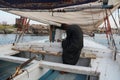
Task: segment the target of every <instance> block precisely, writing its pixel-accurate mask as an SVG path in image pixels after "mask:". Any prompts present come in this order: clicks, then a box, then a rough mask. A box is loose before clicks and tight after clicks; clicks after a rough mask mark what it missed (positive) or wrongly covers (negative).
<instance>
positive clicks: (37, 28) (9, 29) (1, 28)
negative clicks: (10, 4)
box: [0, 24, 49, 35]
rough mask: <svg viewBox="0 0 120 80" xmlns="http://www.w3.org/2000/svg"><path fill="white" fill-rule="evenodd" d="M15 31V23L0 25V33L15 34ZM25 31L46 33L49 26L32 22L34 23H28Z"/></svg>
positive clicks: (35, 33) (38, 33)
mask: <svg viewBox="0 0 120 80" xmlns="http://www.w3.org/2000/svg"><path fill="white" fill-rule="evenodd" d="M21 30H22V28H21ZM19 32H20V31H18V33H19ZM16 33H17V28H16V26H15V25H0V34H16ZM25 33H26V34H32V35H48V34H49V28H48V27H45V26H42V25H37V24H34V25H30V26H29V28H28V30H27V31H26V32H25Z"/></svg>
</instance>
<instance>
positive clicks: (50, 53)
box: [12, 48, 96, 59]
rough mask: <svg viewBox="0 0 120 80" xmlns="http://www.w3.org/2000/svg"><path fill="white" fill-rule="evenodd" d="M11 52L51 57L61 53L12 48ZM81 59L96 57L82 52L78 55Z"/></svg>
mask: <svg viewBox="0 0 120 80" xmlns="http://www.w3.org/2000/svg"><path fill="white" fill-rule="evenodd" d="M12 50H15V51H24V52H31V53H34V54H44V55H45V54H47V55H53V56H62V53H61V52H51V51H44V50H35V49H32V48H31V49H24V48H22V49H20V48H12ZM80 57H81V58H91V59H96V55H95V54H92V53H90V52H87V53H84V52H82V53H81V55H80Z"/></svg>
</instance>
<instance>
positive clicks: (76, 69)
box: [0, 0, 120, 80]
mask: <svg viewBox="0 0 120 80" xmlns="http://www.w3.org/2000/svg"><path fill="white" fill-rule="evenodd" d="M34 1H35V2H32V0H31V2H29V0H21V1H16V0H14V1H10V0H1V1H0V7H1V8H0V9H1V10H3V11H6V12H9V13H13V14H16V15H20V16H24V17H28V18H30V19H33V20H37V21H39V22H43V23H46V24H49V25H55V26H59V27H60V26H61V24H77V25H80V26H81V28H82V29H83V30H84V33H90V32H91V31H93V30H95V29H96V28H97V27H98V26H99V25H100V24H101V23H102V22H103V21H104V18H105V17H106V16H109V15H112V14H111V13H112V12H113V11H115V10H116V9H117V8H118V7H119V6H120V1H119V0H114V1H112V0H109V2H108V3H105V2H104V1H107V0H103V2H101V0H99V1H98V0H90V1H89V0H82V1H81V0H68V1H67V0H65V2H64V0H63V2H61V0H59V1H57V0H51V1H53V2H51V1H50V0H48V1H50V2H48V3H46V2H44V1H43V2H42V0H39V1H40V2H39V1H38V0H34ZM45 1H47V0H45ZM16 2H17V3H16ZM82 2H83V3H85V4H83V3H82ZM23 3H24V4H26V5H23ZM35 3H37V4H36V5H37V6H36V7H33V6H34V5H35ZM52 3H53V4H52ZM58 3H62V5H59V6H56V4H58ZM77 3H78V4H81V5H78V4H77ZM33 4H34V5H33ZM42 4H45V5H43V6H41V5H42ZM49 4H50V5H49ZM66 4H67V5H66ZM22 5H23V6H22ZM48 5H49V6H48ZM73 5H75V6H73ZM40 6H41V7H40ZM68 6H70V7H68ZM39 7H40V9H39ZM106 13H107V15H106ZM105 15H106V16H105ZM58 36H59V34H58ZM59 37H60V36H59ZM2 50H3V52H4V53H2V54H1V55H0V60H4V61H10V62H15V63H23V64H21V65H22V67H21V65H20V66H18V68H17V70H16V72H15V73H13V75H12V76H10V77H9V78H8V79H9V80H12V79H13V80H68V79H69V80H119V79H120V76H119V74H120V53H119V52H117V53H116V50H115V48H113V50H111V49H109V48H107V47H105V46H103V45H100V44H98V43H95V42H92V41H89V40H85V39H84V48H83V50H82V52H81V55H80V58H79V61H78V63H77V64H76V65H67V64H63V63H62V59H61V55H62V47H61V42H54V43H52V42H45V43H40V42H39V41H38V42H37V41H36V42H30V43H29V42H28V43H17V44H16V45H15V46H12V45H9V46H8V49H7V48H6V49H4V47H3V48H2V46H1V51H2ZM19 52H26V53H21V54H20V53H19ZM14 54H17V55H14ZM13 55H14V56H13ZM34 55H38V57H37V58H36V60H33V59H34V58H32V57H33V56H34ZM40 57H41V58H40ZM28 58H30V60H28ZM31 58H32V59H31ZM26 61H27V62H26ZM24 64H26V67H24V68H23V65H24ZM113 70H114V72H113ZM60 71H65V72H68V73H66V74H61V73H60ZM6 79H7V78H6Z"/></svg>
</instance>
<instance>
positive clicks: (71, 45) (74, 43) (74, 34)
mask: <svg viewBox="0 0 120 80" xmlns="http://www.w3.org/2000/svg"><path fill="white" fill-rule="evenodd" d="M62 27H64V25H63V26H62ZM64 30H66V34H67V36H66V38H65V39H64V40H63V41H62V48H63V54H62V60H63V64H70V65H75V64H76V63H77V62H78V60H79V57H80V53H81V49H82V48H83V32H82V30H81V28H80V27H79V26H78V25H67V27H66V26H65V27H64Z"/></svg>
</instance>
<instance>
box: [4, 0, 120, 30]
mask: <svg viewBox="0 0 120 80" xmlns="http://www.w3.org/2000/svg"><path fill="white" fill-rule="evenodd" d="M108 5H113V8H112V9H110V10H111V12H113V11H115V10H116V9H117V8H118V7H119V6H120V0H114V1H113V0H109V4H108ZM86 6H87V7H88V9H84V7H86ZM93 6H102V3H100V2H92V3H88V4H83V5H79V6H72V7H67V8H62V9H68V10H69V9H76V10H77V9H79V10H78V11H72V12H70V11H69V12H49V11H41V10H40V11H37V10H36V11H35V10H20V9H19V10H18V9H17V10H16V9H3V10H4V11H7V12H9V13H13V14H16V15H19V16H24V17H27V18H30V19H32V20H36V21H38V22H42V23H46V24H50V25H58V26H60V25H61V23H65V24H78V25H80V26H81V27H82V29H83V30H89V31H93V30H95V29H96V28H97V27H98V26H99V25H101V24H102V22H103V21H104V18H105V9H97V8H96V9H95V8H93ZM90 7H91V8H90ZM80 9H81V10H80ZM108 14H109V15H110V12H109V10H108Z"/></svg>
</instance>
